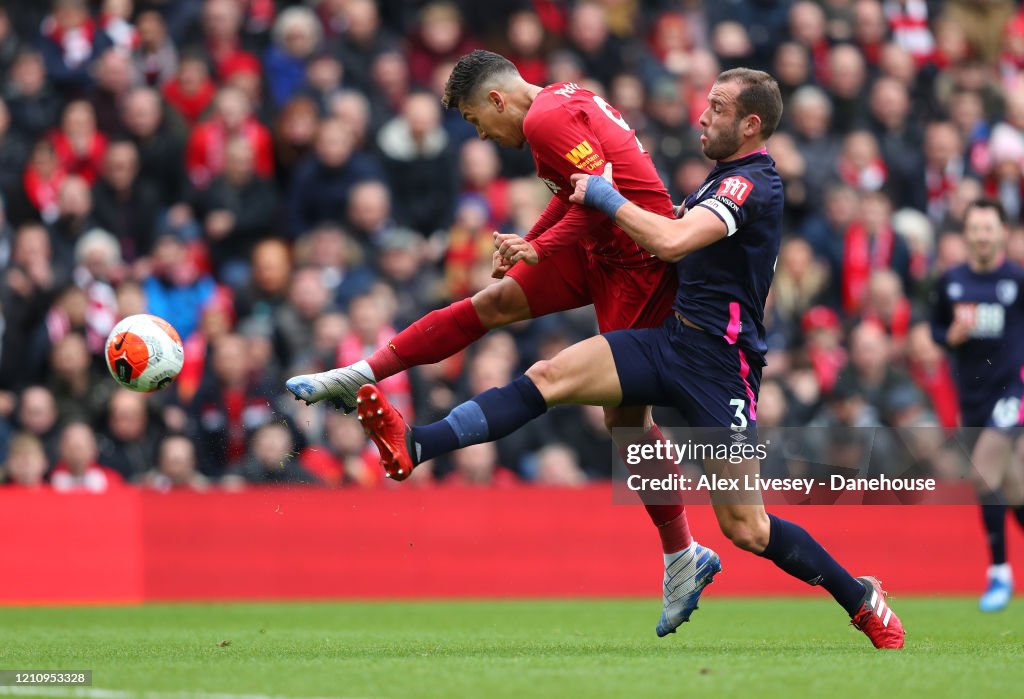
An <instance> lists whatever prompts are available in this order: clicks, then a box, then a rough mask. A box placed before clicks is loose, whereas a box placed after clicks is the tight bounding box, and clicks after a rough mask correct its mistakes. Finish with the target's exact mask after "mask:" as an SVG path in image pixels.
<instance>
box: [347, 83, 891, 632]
mask: <svg viewBox="0 0 1024 699" xmlns="http://www.w3.org/2000/svg"><path fill="white" fill-rule="evenodd" d="M781 115H782V96H781V94H780V93H779V87H778V84H776V82H775V80H773V79H772V78H771V76H769V75H768V74H767V73H763V72H761V71H754V70H748V69H743V68H738V69H734V70H729V71H726V72H724V73H722V74H721V75H719V76H718V79H717V81H716V82H715V84H714V86H712V88H711V92H710V93H709V95H708V107H707V109H705V110H704V113H703V114H702V115H701V118H700V124H701V127H702V128H703V131H704V133H703V135H702V136H701V145H702V148H703V150H704V154H705V155H707V156H708V157H709V158H711V159H713V160H717V161H718V163H717V165H716V166H715V168H714V169H713V170H712V171H711V173H710V174H709V175H708V177H707V179H706V180H705V181H704V184H703V186H702V187H701V188H700V189H699V190H697V192H695V193H694V194H692V195H691V196H690V197H689V198H688V199H687V200H686V208H687V212H686V214H685V215H684V216H683V218H682V219H679V220H674V219H669V218H665V217H664V216H660V215H658V214H655V213H651V212H650V211H645V210H644V209H642V208H641V207H639V206H636V205H635V204H632V203H629V202H628V201H627V200H626V199H625V198H624V197H623V196H622V195H621V194H620V193H619V192H617V191H616V190H615V189H614V187H613V186H612V185H611V184H610V183H609V180H606V179H603V178H602V177H599V176H590V175H576V176H573V178H572V179H573V180H574V186H575V192H574V194H573V196H572V201H574V202H577V203H585V204H587V205H588V206H593V207H595V208H596V209H597V210H599V211H602V212H604V213H605V214H606V215H607V216H608V217H609V218H611V219H614V220H615V222H616V223H617V224H618V225H619V226H621V227H622V229H623V230H624V231H626V233H628V234H629V235H630V236H631V237H632V238H633V239H634V240H636V241H637V242H638V243H639V244H640V245H641V246H643V248H644V249H646V250H649V251H651V252H652V253H654V254H655V255H657V256H658V257H659V258H661V259H663V260H666V261H672V262H678V265H677V272H678V276H679V285H678V292H677V294H676V297H675V302H674V305H673V311H674V312H673V313H672V314H671V315H669V317H668V318H667V320H666V321H665V323H664V324H663V325H661V326H660V327H658V328H647V329H634V330H618V331H613V332H608V333H604V334H602V335H600V336H598V337H594V338H590V339H588V340H584V341H583V342H580V343H578V344H575V345H573V346H572V347H570V348H568V349H566V350H564V351H562V352H561V353H559V354H558V355H557V356H556V357H555V358H554V359H552V360H550V361H544V362H538V363H537V364H535V365H534V366H532V367H531V368H530V369H529V370H528V371H527V373H526V375H525V376H522V377H519V378H518V379H516V380H515V381H514V382H512V383H511V384H509V385H507V386H504V387H502V388H495V389H491V390H489V391H486V392H484V393H482V394H480V395H479V396H477V397H476V398H474V399H472V400H471V401H468V402H466V403H463V404H461V405H459V406H457V407H456V408H455V409H454V410H453V411H452V412H451V413H450V414H449V415H448V416H447V417H446V418H445V419H443V420H441V421H439V422H436V423H434V424H431V425H426V426H424V427H412V428H410V427H408V426H407V425H406V424H405V423H404V421H403V420H402V418H401V415H400V414H399V413H398V411H397V410H395V409H394V407H393V406H391V405H390V404H388V402H387V400H386V399H385V397H384V396H383V395H382V394H381V392H380V391H379V389H378V388H377V387H376V386H363V387H362V388H361V389H360V390H359V396H358V400H359V406H358V410H359V418H360V420H361V421H362V422H363V426H364V428H365V429H366V430H367V432H368V434H369V435H370V436H371V438H372V439H373V441H374V442H375V443H376V444H377V446H378V448H379V449H380V451H381V464H382V466H384V468H385V469H386V470H388V471H390V472H395V471H398V470H401V471H407V470H410V469H412V468H413V467H414V466H415V464H416V463H418V462H420V461H423V460H426V459H429V458H433V457H435V456H437V455H439V454H442V453H445V452H448V451H452V450H454V449H458V448H460V447H465V446H467V445H469V444H476V443H479V442H484V441H489V440H494V439H499V438H500V437H502V436H504V435H506V434H508V433H509V432H511V431H513V430H515V429H517V428H518V427H520V426H522V425H523V424H525V423H526V422H528V421H529V420H531V419H533V418H536V417H538V416H539V415H541V414H543V413H544V412H545V411H546V410H547V409H548V407H549V406H552V405H557V404H560V403H589V404H595V405H646V404H655V405H672V406H674V407H676V408H677V409H678V410H680V411H681V412H682V413H683V415H684V417H685V418H686V420H687V422H688V423H689V424H690V425H691V426H693V427H698V428H699V427H703V428H710V429H711V430H712V431H713V433H714V434H713V435H712V436H713V437H714V438H716V439H718V440H721V441H719V442H718V443H719V444H728V443H729V442H730V441H735V440H737V439H742V440H753V443H756V437H757V394H758V388H759V385H760V377H761V367H762V366H763V365H764V355H765V352H766V349H767V346H766V344H765V331H764V326H763V319H764V305H765V300H766V298H767V295H768V289H769V287H770V286H771V281H772V277H773V276H774V269H775V260H776V257H777V255H778V251H779V244H780V240H781V236H782V209H783V190H782V180H781V178H780V177H779V174H778V172H777V171H776V169H775V163H774V161H773V160H772V159H771V157H770V156H769V155H768V153H767V151H766V150H765V141H766V140H767V138H768V137H769V136H770V135H771V134H772V132H773V131H774V130H775V127H776V126H777V125H778V123H779V118H780V117H781ZM499 252H502V253H504V252H505V251H504V250H499ZM518 254H519V253H513V255H512V257H513V258H515V257H516V255H518ZM704 468H705V471H706V472H707V474H708V475H709V476H714V475H726V474H734V475H735V474H737V472H739V473H743V474H750V475H753V474H756V473H757V471H758V468H759V464H758V462H757V460H756V459H746V460H744V461H743V462H742V463H741V464H740V465H739V466H738V467H737V466H736V465H735V464H730V462H729V460H728V459H724V460H715V459H706V460H705V461H704ZM712 503H713V505H714V508H715V514H716V516H717V517H718V523H719V525H720V527H721V529H722V531H723V533H724V534H725V535H726V536H727V537H729V539H730V540H731V541H732V542H733V543H734V544H735V545H736V546H738V547H740V548H742V549H744V550H747V551H751V552H753V553H756V554H758V555H760V556H763V557H765V558H767V559H769V560H770V561H772V562H773V563H775V565H777V566H778V567H779V568H781V569H782V570H784V571H785V572H787V573H789V574H790V575H792V576H794V577H796V578H798V579H800V580H803V581H804V582H806V583H808V584H810V585H821V586H822V587H824V588H825V589H826V590H828V592H829V593H830V594H831V595H832V596H833V597H834V598H835V599H836V601H837V602H839V604H840V605H841V606H842V607H843V609H844V610H846V612H847V613H848V614H849V615H850V617H851V619H852V622H853V624H854V625H855V626H856V627H857V628H858V629H860V630H861V631H863V632H864V633H865V634H866V635H867V636H868V638H869V639H871V642H872V643H873V644H874V645H875V647H877V648H902V647H903V642H904V632H903V625H902V624H901V623H900V620H899V618H898V617H897V616H896V615H895V614H894V613H893V611H892V609H890V608H889V607H888V605H887V603H886V600H885V592H884V591H883V590H882V588H881V584H880V583H879V582H878V580H876V579H875V578H871V577H864V578H854V577H853V576H851V575H850V574H849V573H848V572H846V570H845V569H844V568H843V567H842V566H841V565H839V563H837V562H836V560H835V559H833V558H832V556H831V555H829V553H828V552H827V551H826V550H825V549H824V548H822V546H821V545H820V544H818V542H816V541H815V540H814V539H813V538H812V537H811V535H810V534H808V533H807V532H806V531H805V530H804V529H802V528H801V527H799V526H797V525H796V524H793V523H792V522H787V521H785V520H783V519H780V518H778V517H775V516H772V515H768V514H767V513H766V512H765V510H764V505H763V503H762V502H761V497H760V493H759V492H757V491H753V492H747V493H745V494H743V495H742V496H741V497H739V498H730V499H725V500H723V499H721V498H718V499H716V498H714V497H713V498H712ZM697 548H698V550H697V551H696V554H695V555H694V556H693V557H692V558H691V559H690V560H688V561H686V562H685V563H684V564H681V565H680V566H679V567H678V569H675V566H673V567H672V569H670V570H671V572H672V573H673V574H674V575H676V576H677V577H681V578H684V579H685V583H683V584H680V585H679V587H678V588H677V589H678V594H679V595H681V596H682V597H681V599H684V600H685V602H686V618H687V619H688V618H689V614H690V612H692V611H693V610H694V609H696V605H697V601H698V598H699V597H700V593H701V591H702V590H703V588H704V587H705V586H706V585H707V584H708V583H710V582H711V580H712V578H713V577H714V575H715V574H716V573H717V572H718V571H719V570H720V564H719V561H718V556H717V555H715V554H714V553H713V552H709V551H707V549H702V548H701V547H697ZM658 633H659V635H664V634H663V633H662V629H660V628H659V630H658Z"/></svg>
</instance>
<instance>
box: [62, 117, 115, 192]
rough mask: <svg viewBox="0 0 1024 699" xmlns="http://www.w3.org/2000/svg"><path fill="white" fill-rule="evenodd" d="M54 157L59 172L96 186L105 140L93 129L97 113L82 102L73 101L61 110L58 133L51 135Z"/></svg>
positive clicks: (104, 149) (105, 145)
mask: <svg viewBox="0 0 1024 699" xmlns="http://www.w3.org/2000/svg"><path fill="white" fill-rule="evenodd" d="M50 142H51V143H52V144H53V150H54V153H56V155H57V161H58V162H59V163H60V167H61V169H63V170H64V172H66V173H67V174H69V175H78V176H80V177H83V178H85V181H86V182H88V183H89V184H90V185H91V184H93V183H94V182H96V178H97V177H98V176H99V173H100V169H101V168H102V167H103V154H104V152H106V150H107V137H106V136H104V135H103V134H102V133H100V131H99V129H98V128H97V127H96V112H95V110H94V109H93V107H92V105H91V104H89V103H88V102H86V101H84V100H76V101H74V102H71V103H70V104H68V106H67V107H65V108H64V115H63V116H62V117H61V125H60V129H59V130H57V131H54V132H52V133H51V134H50Z"/></svg>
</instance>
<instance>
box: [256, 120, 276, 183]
mask: <svg viewBox="0 0 1024 699" xmlns="http://www.w3.org/2000/svg"><path fill="white" fill-rule="evenodd" d="M253 145H254V146H255V151H256V163H255V170H256V173H257V174H259V175H260V176H261V177H264V178H266V179H270V178H271V177H273V176H274V145H273V142H272V140H271V137H270V131H269V130H268V129H267V128H266V127H265V126H263V125H260V128H259V129H257V131H256V143H254V144H253Z"/></svg>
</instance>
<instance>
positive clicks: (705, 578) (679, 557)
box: [655, 541, 722, 637]
mask: <svg viewBox="0 0 1024 699" xmlns="http://www.w3.org/2000/svg"><path fill="white" fill-rule="evenodd" d="M720 572H722V562H721V560H720V559H719V558H718V554H717V553H715V552H714V551H712V550H711V549H709V548H707V547H706V546H701V545H700V544H698V543H697V542H696V541H691V542H690V545H689V546H687V547H686V548H685V549H683V550H682V551H679V552H678V553H673V554H665V581H664V590H663V596H662V603H663V609H662V612H661V618H660V619H659V620H658V626H657V627H656V628H655V632H656V633H657V634H658V636H661V637H664V636H667V635H669V634H670V633H675V632H676V629H677V628H679V625H680V624H683V623H684V622H687V621H689V620H690V615H691V614H693V612H694V611H695V610H696V609H697V601H698V600H699V599H700V593H701V592H703V591H704V588H705V587H707V586H708V585H710V584H711V583H712V581H713V580H714V578H715V575H717V574H718V573H720Z"/></svg>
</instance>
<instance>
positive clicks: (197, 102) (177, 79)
mask: <svg viewBox="0 0 1024 699" xmlns="http://www.w3.org/2000/svg"><path fill="white" fill-rule="evenodd" d="M216 94H217V86H216V85H215V84H214V82H213V80H211V79H210V69H209V68H208V67H207V65H206V61H204V60H203V58H202V56H199V55H197V54H185V55H184V56H182V57H181V63H180V64H179V65H178V71H177V73H176V74H175V75H174V77H172V78H171V79H170V80H168V81H167V82H166V83H164V87H163V95H164V99H166V100H167V103H168V104H169V105H171V106H172V107H174V108H175V109H176V110H178V113H179V114H181V116H182V118H184V119H185V123H186V124H187V125H188V126H193V125H195V124H196V123H197V122H198V121H199V118H200V117H201V116H202V115H203V112H205V111H206V108H207V107H209V106H210V103H211V102H213V98H214V96H215V95H216Z"/></svg>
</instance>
